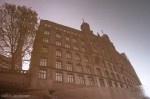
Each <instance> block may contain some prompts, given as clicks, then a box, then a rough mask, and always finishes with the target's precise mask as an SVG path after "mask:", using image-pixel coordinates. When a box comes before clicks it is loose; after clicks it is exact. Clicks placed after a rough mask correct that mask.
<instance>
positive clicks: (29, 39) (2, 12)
mask: <svg viewBox="0 0 150 99" xmlns="http://www.w3.org/2000/svg"><path fill="white" fill-rule="evenodd" d="M37 21H38V18H37V13H36V11H34V10H31V8H27V7H25V6H16V5H13V4H8V3H5V4H3V5H2V6H0V54H2V55H4V56H6V57H10V58H11V66H12V69H17V68H18V67H17V66H19V69H21V67H22V59H23V58H24V57H26V56H27V55H29V54H30V53H31V50H32V47H31V46H32V44H33V41H34V38H35V34H36V30H37Z"/></svg>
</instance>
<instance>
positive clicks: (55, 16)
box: [0, 0, 150, 96]
mask: <svg viewBox="0 0 150 99" xmlns="http://www.w3.org/2000/svg"><path fill="white" fill-rule="evenodd" d="M4 2H8V3H13V4H17V5H26V6H28V7H32V9H34V10H36V11H37V13H38V14H39V17H40V19H46V20H50V21H54V22H56V23H60V24H63V25H66V26H69V27H72V28H76V29H80V25H81V23H82V18H84V20H85V21H86V22H87V23H89V24H90V27H91V30H93V31H94V33H97V32H99V33H100V35H102V34H101V29H103V31H104V33H105V34H107V35H108V36H109V38H110V40H111V41H112V43H113V44H114V46H115V47H116V49H117V51H119V52H120V53H122V52H125V53H126V55H127V56H128V58H129V59H130V61H131V64H132V65H133V67H134V69H135V70H136V72H137V74H138V76H139V78H140V80H141V82H142V84H143V86H144V88H145V91H146V94H147V95H148V96H150V77H149V76H150V52H149V51H150V44H148V43H149V42H150V0H0V4H3V3H4Z"/></svg>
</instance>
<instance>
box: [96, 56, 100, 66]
mask: <svg viewBox="0 0 150 99" xmlns="http://www.w3.org/2000/svg"><path fill="white" fill-rule="evenodd" d="M95 64H96V65H99V64H100V58H99V57H98V56H96V57H95Z"/></svg>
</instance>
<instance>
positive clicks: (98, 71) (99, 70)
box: [96, 68, 102, 76]
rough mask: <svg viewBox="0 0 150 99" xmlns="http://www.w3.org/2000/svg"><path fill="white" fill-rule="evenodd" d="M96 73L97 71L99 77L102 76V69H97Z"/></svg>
mask: <svg viewBox="0 0 150 99" xmlns="http://www.w3.org/2000/svg"><path fill="white" fill-rule="evenodd" d="M96 71H97V75H100V76H101V75H102V71H101V69H99V68H97V69H96Z"/></svg>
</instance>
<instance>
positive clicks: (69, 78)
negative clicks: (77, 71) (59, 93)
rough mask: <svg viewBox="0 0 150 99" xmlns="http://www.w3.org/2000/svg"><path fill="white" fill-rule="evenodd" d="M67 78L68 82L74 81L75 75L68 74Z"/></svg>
mask: <svg viewBox="0 0 150 99" xmlns="http://www.w3.org/2000/svg"><path fill="white" fill-rule="evenodd" d="M67 80H68V83H74V77H73V75H71V74H68V75H67Z"/></svg>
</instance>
